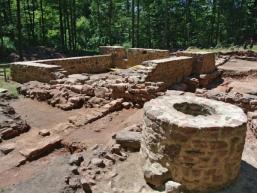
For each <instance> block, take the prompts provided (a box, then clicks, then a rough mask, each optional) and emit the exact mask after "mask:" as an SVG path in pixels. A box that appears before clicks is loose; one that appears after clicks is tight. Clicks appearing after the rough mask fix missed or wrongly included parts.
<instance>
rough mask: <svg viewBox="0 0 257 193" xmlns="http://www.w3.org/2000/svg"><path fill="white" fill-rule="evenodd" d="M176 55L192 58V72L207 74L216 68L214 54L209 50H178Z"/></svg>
mask: <svg viewBox="0 0 257 193" xmlns="http://www.w3.org/2000/svg"><path fill="white" fill-rule="evenodd" d="M177 55H178V56H189V57H193V58H194V62H193V73H195V74H209V73H212V72H214V71H215V70H216V66H215V54H214V53H211V52H190V51H184V52H178V53H177Z"/></svg>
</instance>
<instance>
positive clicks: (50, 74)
mask: <svg viewBox="0 0 257 193" xmlns="http://www.w3.org/2000/svg"><path fill="white" fill-rule="evenodd" d="M59 70H61V68H60V66H57V65H46V64H41V63H33V62H17V63H13V64H12V65H11V77H12V80H14V81H16V82H19V83H25V82H29V81H32V80H38V81H40V82H49V81H50V80H53V79H56V78H57V77H58V74H57V72H58V71H59Z"/></svg>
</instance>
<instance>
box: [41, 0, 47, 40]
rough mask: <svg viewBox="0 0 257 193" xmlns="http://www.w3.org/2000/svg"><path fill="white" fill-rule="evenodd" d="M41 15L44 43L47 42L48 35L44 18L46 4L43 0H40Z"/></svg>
mask: <svg viewBox="0 0 257 193" xmlns="http://www.w3.org/2000/svg"><path fill="white" fill-rule="evenodd" d="M40 16H41V38H42V39H41V41H42V43H43V44H45V42H46V35H45V18H44V6H43V0H40Z"/></svg>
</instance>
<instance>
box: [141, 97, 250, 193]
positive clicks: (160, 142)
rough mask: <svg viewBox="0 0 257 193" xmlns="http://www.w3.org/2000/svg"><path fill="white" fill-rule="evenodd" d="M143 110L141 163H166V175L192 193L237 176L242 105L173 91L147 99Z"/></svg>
mask: <svg viewBox="0 0 257 193" xmlns="http://www.w3.org/2000/svg"><path fill="white" fill-rule="evenodd" d="M144 111H145V112H144V129H143V139H142V147H141V153H142V155H143V159H145V163H147V164H148V165H149V164H153V163H158V164H160V165H161V166H162V167H164V168H167V169H168V175H169V176H168V178H169V179H170V180H173V181H175V182H178V183H180V184H182V186H183V187H184V188H185V189H186V190H188V191H193V192H195V191H196V192H205V191H210V190H217V189H219V188H222V187H224V186H226V185H228V184H230V183H231V182H232V181H233V180H235V178H237V176H238V174H239V171H240V162H241V156H242V151H243V148H244V143H245V136H246V123H247V117H246V115H245V114H244V112H243V110H242V109H240V108H239V107H237V106H234V105H231V104H227V103H223V102H219V101H214V100H210V99H205V98H200V97H194V96H184V95H183V96H174V95H173V96H163V97H159V98H157V99H154V100H151V101H150V102H148V103H146V104H145V106H144ZM145 168H146V166H145V167H144V169H145ZM165 179H167V178H165ZM152 180H153V179H151V181H152ZM146 181H147V179H146Z"/></svg>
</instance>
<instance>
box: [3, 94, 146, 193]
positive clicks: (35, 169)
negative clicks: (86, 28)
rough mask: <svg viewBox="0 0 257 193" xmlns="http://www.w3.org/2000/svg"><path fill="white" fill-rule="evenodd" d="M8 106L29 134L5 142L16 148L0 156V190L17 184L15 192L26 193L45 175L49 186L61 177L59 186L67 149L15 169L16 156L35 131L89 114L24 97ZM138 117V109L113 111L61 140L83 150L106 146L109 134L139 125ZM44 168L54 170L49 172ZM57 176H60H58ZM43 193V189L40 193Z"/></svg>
mask: <svg viewBox="0 0 257 193" xmlns="http://www.w3.org/2000/svg"><path fill="white" fill-rule="evenodd" d="M11 105H12V106H13V107H14V108H15V110H16V112H17V113H19V114H20V115H21V117H22V118H23V119H24V120H26V121H27V122H28V123H29V124H30V126H31V127H32V128H31V130H30V132H28V133H25V134H22V135H20V136H18V137H16V138H14V139H12V140H9V141H8V143H11V142H15V144H16V148H15V150H14V151H12V152H11V153H9V154H8V155H6V156H2V157H1V156H0V165H1V168H0V187H2V188H3V189H4V190H5V189H7V190H8V189H9V187H12V186H16V185H17V184H20V185H18V187H19V188H18V189H17V191H20V192H24V193H25V192H26V193H28V190H27V189H26V187H27V188H29V189H30V186H31V184H30V183H32V182H33V185H32V186H33V187H34V188H36V187H37V186H36V184H37V183H39V182H40V181H41V178H43V177H44V176H49V179H48V177H45V178H46V179H45V182H46V183H49V181H51V180H50V179H51V178H54V179H55V178H59V177H60V176H62V177H63V178H61V179H59V182H60V183H63V182H64V177H65V170H66V169H67V168H66V167H67V166H68V164H67V157H69V153H68V151H67V150H65V149H60V150H57V151H55V152H54V153H51V154H49V155H48V156H45V157H43V158H40V159H38V160H36V161H33V162H29V163H26V164H25V165H23V166H20V167H16V165H17V162H19V160H20V159H21V157H22V156H21V155H20V154H19V150H20V149H22V148H23V147H26V146H29V145H31V144H33V143H34V142H35V141H37V140H39V139H40V136H39V135H38V131H39V130H40V129H50V130H51V128H53V127H55V126H56V125H58V124H60V123H63V122H64V121H65V120H67V119H68V118H69V117H71V116H74V115H76V114H79V113H85V112H87V111H90V109H84V108H82V109H78V110H73V111H67V112H66V111H62V110H60V109H57V108H53V107H50V106H49V105H47V104H45V103H41V102H38V101H33V100H31V99H25V98H20V99H18V100H15V101H14V102H12V103H11ZM142 116H143V113H142V110H138V109H130V110H122V111H119V112H114V113H112V114H109V115H107V116H105V117H104V118H102V119H100V120H97V121H95V122H93V123H91V124H87V125H86V126H84V127H80V128H77V129H76V130H74V131H73V132H72V133H71V134H70V135H68V136H67V137H65V138H64V143H74V142H76V143H82V144H85V145H86V146H87V147H91V146H94V145H96V144H108V143H109V142H111V141H112V135H113V134H115V133H116V131H118V130H120V129H122V128H125V127H127V126H129V125H132V124H135V123H139V122H141V121H142ZM65 161H66V164H67V166H64V164H63V163H64V162H65ZM56 167H57V168H59V169H60V171H58V173H56V172H55V171H56V170H58V169H56ZM48 168H55V169H54V170H51V169H48ZM61 171H62V172H61ZM44 173H45V174H44ZM66 173H67V172H66ZM59 174H61V175H60V176H59V177H58V175H59ZM37 178H39V179H38V182H35V180H36V179H37ZM41 183H42V182H41ZM55 183H56V181H51V183H50V184H52V186H53V187H54V184H55ZM24 184H26V185H24ZM45 185H46V184H43V185H42V187H44V186H45ZM23 188H25V189H26V191H21V190H22V189H23ZM58 188H60V187H58ZM11 189H12V188H11ZM30 190H31V192H39V191H38V190H37V191H35V189H34V190H33V188H32V189H30ZM50 190H51V188H49V192H57V190H56V191H52V190H51V191H50ZM45 191H46V190H45V189H44V192H45ZM7 192H9V191H7ZM10 192H16V189H15V188H14V190H13V189H12V191H10Z"/></svg>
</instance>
